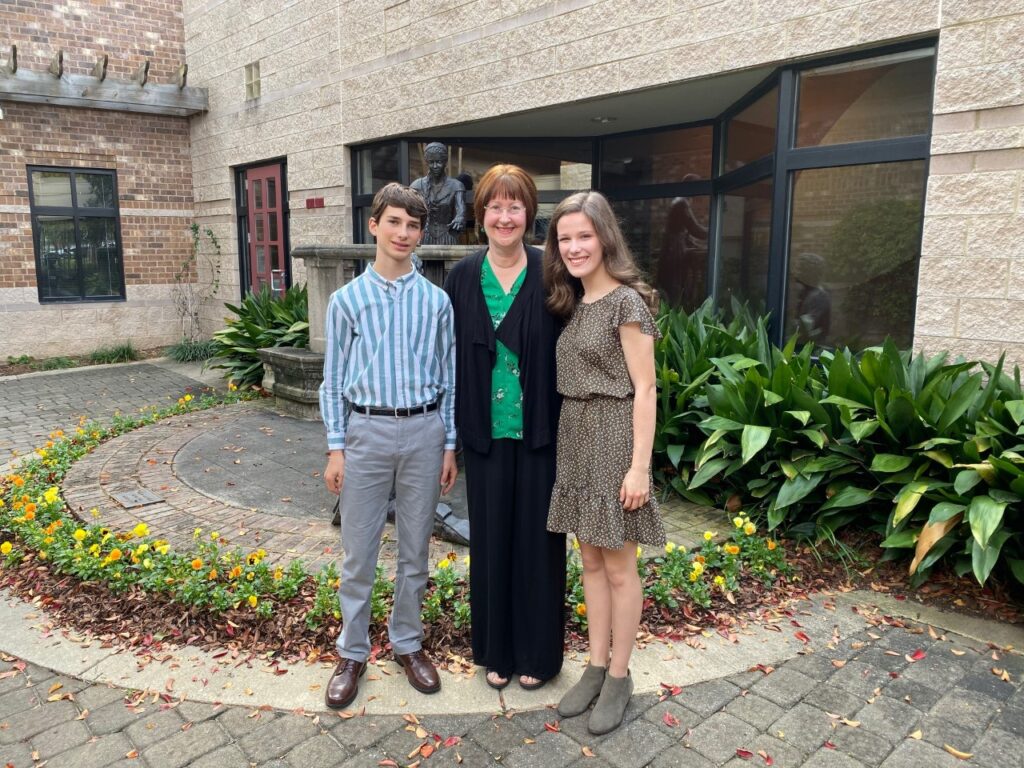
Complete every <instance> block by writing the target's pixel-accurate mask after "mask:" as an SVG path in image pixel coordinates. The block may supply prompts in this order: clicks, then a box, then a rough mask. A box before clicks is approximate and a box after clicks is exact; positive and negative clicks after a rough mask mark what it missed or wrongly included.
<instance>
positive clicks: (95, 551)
mask: <svg viewBox="0 0 1024 768" xmlns="http://www.w3.org/2000/svg"><path fill="white" fill-rule="evenodd" d="M89 554H90V555H92V556H93V557H99V554H100V545H99V544H93V545H92V546H91V547H89Z"/></svg>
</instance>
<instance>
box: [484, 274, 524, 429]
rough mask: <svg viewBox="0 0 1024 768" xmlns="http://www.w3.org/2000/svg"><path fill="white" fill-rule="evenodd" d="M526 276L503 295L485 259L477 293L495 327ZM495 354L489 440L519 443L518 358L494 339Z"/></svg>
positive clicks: (520, 423)
mask: <svg viewBox="0 0 1024 768" xmlns="http://www.w3.org/2000/svg"><path fill="white" fill-rule="evenodd" d="M525 277H526V270H525V269H523V271H522V272H520V273H519V277H517V278H516V281H515V283H513V284H512V288H511V290H509V292H508V293H505V290H504V289H503V288H502V287H501V283H499V282H498V278H497V277H496V276H495V274H494V271H493V270H492V269H491V265H490V262H488V261H487V259H486V258H485V259H484V263H483V269H482V270H480V290H482V291H483V294H484V301H485V302H486V303H487V312H488V314H490V316H491V323H492V324H493V325H494V327H495V328H497V327H498V326H499V325H500V324H501V321H502V320H504V319H505V315H506V314H508V310H509V308H510V307H511V306H512V302H513V301H514V300H515V298H516V294H518V293H519V288H520V287H521V286H522V285H523V279H524V278H525ZM495 351H496V359H495V362H494V370H493V371H491V437H492V438H494V439H495V440H501V439H503V438H511V439H513V440H522V439H523V388H522V385H521V384H520V383H519V357H518V356H517V355H516V354H515V353H514V352H513V351H512V350H510V349H509V348H508V347H506V346H505V345H504V344H502V343H501V342H500V341H497V340H496V349H495Z"/></svg>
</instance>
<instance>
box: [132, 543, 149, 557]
mask: <svg viewBox="0 0 1024 768" xmlns="http://www.w3.org/2000/svg"><path fill="white" fill-rule="evenodd" d="M135 552H136V553H137V554H140V555H141V554H144V553H146V552H149V544H139V546H137V547H136V548H135Z"/></svg>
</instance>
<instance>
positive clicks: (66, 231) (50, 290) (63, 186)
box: [29, 169, 124, 301]
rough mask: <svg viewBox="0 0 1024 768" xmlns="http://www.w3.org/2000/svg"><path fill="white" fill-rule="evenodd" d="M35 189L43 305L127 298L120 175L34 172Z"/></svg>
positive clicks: (34, 228) (34, 219)
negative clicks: (118, 189) (120, 224)
mask: <svg viewBox="0 0 1024 768" xmlns="http://www.w3.org/2000/svg"><path fill="white" fill-rule="evenodd" d="M29 186H30V188H31V193H32V195H31V200H32V206H31V208H32V234H33V239H34V242H35V249H36V283H37V285H38V287H39V299H40V301H48V300H64V301H68V300H75V299H113V298H123V296H124V287H123V286H124V264H123V262H122V260H121V245H120V242H119V241H118V234H117V215H118V213H117V205H116V203H117V198H116V195H115V193H114V174H113V173H111V172H106V171H76V170H63V169H57V170H45V171H44V170H38V169H33V170H31V171H30V172H29ZM72 190H74V194H73V195H72Z"/></svg>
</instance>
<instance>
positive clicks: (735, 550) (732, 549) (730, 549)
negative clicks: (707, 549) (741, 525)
mask: <svg viewBox="0 0 1024 768" xmlns="http://www.w3.org/2000/svg"><path fill="white" fill-rule="evenodd" d="M725 551H726V552H727V553H728V554H730V555H738V554H739V553H740V548H739V547H737V546H736V545H735V544H726V545H725Z"/></svg>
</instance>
